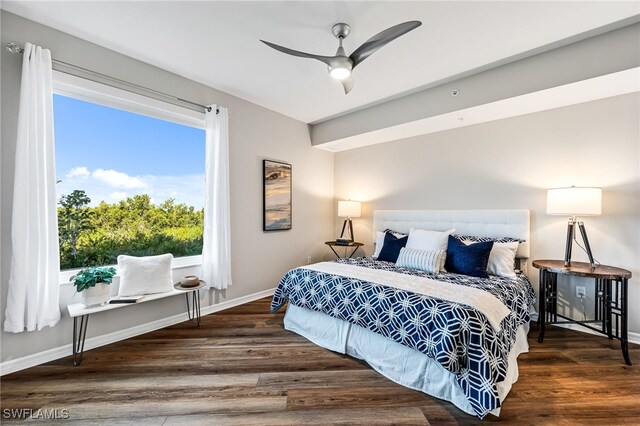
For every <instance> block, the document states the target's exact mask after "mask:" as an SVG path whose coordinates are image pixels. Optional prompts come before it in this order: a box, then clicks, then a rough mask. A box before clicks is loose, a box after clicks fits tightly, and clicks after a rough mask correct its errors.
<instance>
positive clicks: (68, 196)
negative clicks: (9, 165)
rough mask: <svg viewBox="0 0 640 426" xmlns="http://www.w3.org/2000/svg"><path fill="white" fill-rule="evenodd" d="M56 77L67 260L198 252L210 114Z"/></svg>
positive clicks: (95, 261) (63, 257) (69, 263)
mask: <svg viewBox="0 0 640 426" xmlns="http://www.w3.org/2000/svg"><path fill="white" fill-rule="evenodd" d="M56 76H57V78H55V77H54V78H55V79H56V82H55V84H54V88H55V92H56V94H55V95H54V120H55V126H54V129H55V138H56V153H55V154H56V173H57V178H58V183H57V196H58V202H59V204H58V230H59V238H60V269H61V270H67V269H75V268H81V267H85V266H98V265H109V264H115V263H116V258H117V256H118V255H120V254H129V255H134V256H147V255H155V254H161V253H172V254H173V255H174V256H175V257H176V258H178V257H186V256H194V255H200V254H201V253H202V235H203V216H204V212H203V204H204V186H205V179H204V167H205V131H204V129H203V125H204V123H203V116H202V114H199V113H195V112H192V111H188V112H185V111H181V110H182V108H180V107H174V106H173V105H163V103H162V102H159V101H155V100H152V99H148V98H145V97H143V96H139V95H135V94H131V93H128V92H125V91H121V90H119V89H114V88H110V87H106V86H102V85H99V84H97V83H93V82H88V81H86V80H81V79H78V78H76V77H71V76H64V75H56ZM114 106H115V107H116V108H114ZM139 112H141V113H143V114H144V115H143V114H140V113H139Z"/></svg>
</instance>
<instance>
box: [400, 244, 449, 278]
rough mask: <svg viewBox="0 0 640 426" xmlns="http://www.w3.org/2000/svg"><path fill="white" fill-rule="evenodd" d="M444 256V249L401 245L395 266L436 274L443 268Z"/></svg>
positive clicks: (445, 256) (445, 254)
mask: <svg viewBox="0 0 640 426" xmlns="http://www.w3.org/2000/svg"><path fill="white" fill-rule="evenodd" d="M446 258H447V252H446V251H445V250H418V249H408V248H406V247H403V248H402V249H400V255H399V256H398V260H397V261H396V266H399V267H401V268H412V269H419V270H421V271H425V272H428V273H430V274H437V273H439V272H441V271H443V270H444V262H445V260H446Z"/></svg>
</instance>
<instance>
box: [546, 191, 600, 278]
mask: <svg viewBox="0 0 640 426" xmlns="http://www.w3.org/2000/svg"><path fill="white" fill-rule="evenodd" d="M547 214H548V215H562V216H569V224H568V226H567V242H566V246H565V252H564V266H569V265H571V248H572V246H573V240H575V225H576V224H577V225H578V227H579V228H580V234H581V235H582V241H584V250H585V251H586V252H587V256H589V263H591V268H595V267H596V264H595V262H594V260H593V254H591V246H590V245H589V239H588V238H587V231H586V230H585V228H584V223H583V222H578V221H577V220H576V216H597V215H600V214H602V188H585V187H575V186H572V187H569V188H553V189H548V190H547Z"/></svg>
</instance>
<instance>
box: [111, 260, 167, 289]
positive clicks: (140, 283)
mask: <svg viewBox="0 0 640 426" xmlns="http://www.w3.org/2000/svg"><path fill="white" fill-rule="evenodd" d="M172 261H173V255H172V254H170V253H167V254H161V255H158V256H146V257H134V256H125V255H120V256H118V274H119V275H120V289H119V290H118V296H137V295H141V294H152V293H164V292H167V291H171V290H173V281H172V279H171V262H172Z"/></svg>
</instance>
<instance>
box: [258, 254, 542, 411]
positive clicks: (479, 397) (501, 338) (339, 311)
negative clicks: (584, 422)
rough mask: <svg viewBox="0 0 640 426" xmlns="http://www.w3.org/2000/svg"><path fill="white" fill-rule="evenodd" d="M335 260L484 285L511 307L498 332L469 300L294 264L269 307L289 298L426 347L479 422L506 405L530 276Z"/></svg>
mask: <svg viewBox="0 0 640 426" xmlns="http://www.w3.org/2000/svg"><path fill="white" fill-rule="evenodd" d="M337 262H340V263H347V264H352V265H357V266H364V267H367V268H374V269H383V270H388V271H394V272H398V273H401V274H409V275H417V276H424V277H429V278H435V279H437V280H440V281H447V282H451V283H454V284H460V285H465V286H470V287H475V288H479V289H482V290H485V291H488V292H489V293H491V294H493V295H494V296H495V297H496V298H498V299H499V300H500V301H502V303H504V304H505V305H506V306H507V307H508V308H509V309H510V311H511V312H510V313H509V315H508V316H507V317H506V318H505V319H504V320H503V321H502V323H501V328H500V330H499V331H495V330H494V329H493V328H492V327H491V325H490V324H489V322H488V320H487V319H486V317H485V316H484V314H482V313H481V312H479V311H477V310H476V309H474V308H471V307H469V306H466V305H461V304H458V303H455V302H448V301H444V300H439V299H434V298H430V297H428V296H424V295H420V294H416V293H412V292H409V291H404V290H398V289H395V288H392V287H388V286H384V285H379V284H374V283H370V282H366V281H361V280H358V279H354V278H347V277H343V276H339V275H332V274H327V273H323V272H318V271H312V270H309V269H304V268H296V269H292V270H291V271H289V272H287V274H286V275H285V276H284V277H283V278H282V280H281V281H280V284H279V285H278V287H277V289H276V291H275V293H274V295H273V300H272V302H271V312H275V311H277V310H278V309H280V308H281V307H282V306H283V305H284V304H285V303H286V301H287V300H289V303H291V304H293V305H295V306H298V307H301V308H306V309H310V310H313V311H318V312H323V313H325V314H327V315H330V316H332V317H334V318H338V319H341V320H344V321H348V322H350V323H352V324H356V325H359V326H360V327H363V328H365V329H368V330H370V331H372V332H375V333H378V334H381V335H383V336H385V337H387V338H389V339H392V340H394V341H396V342H398V343H401V344H403V345H405V346H408V347H410V348H413V349H416V350H418V351H420V352H422V353H423V354H425V355H427V356H429V357H430V358H432V359H434V360H436V361H437V362H438V363H439V364H440V365H442V366H443V367H444V368H445V369H446V370H448V371H450V372H451V373H453V374H455V376H456V379H457V382H458V384H459V385H460V387H461V389H462V390H463V391H464V393H465V395H466V396H467V399H468V401H469V402H470V404H471V406H472V407H473V409H474V410H475V412H476V414H477V416H478V417H479V418H480V419H482V418H483V417H484V416H485V415H486V414H487V413H488V412H490V411H492V410H494V409H495V408H497V407H499V406H500V400H499V397H498V392H497V389H496V383H498V382H501V381H503V380H504V379H505V375H506V372H507V358H508V355H509V352H510V350H511V347H512V346H513V344H514V342H515V339H516V331H517V329H518V327H519V326H521V325H523V324H525V323H528V322H529V307H530V306H531V305H532V304H533V303H534V301H535V294H534V292H533V288H532V286H531V283H530V282H529V280H528V279H527V277H526V276H524V275H523V274H518V277H517V278H515V279H510V278H502V277H496V276H490V277H489V278H475V277H469V276H466V275H458V274H450V273H445V274H438V275H435V276H434V275H431V274H428V273H426V272H422V271H418V270H415V269H406V268H398V267H396V266H395V264H393V263H390V262H384V261H378V260H374V259H372V258H357V259H339V260H337Z"/></svg>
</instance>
